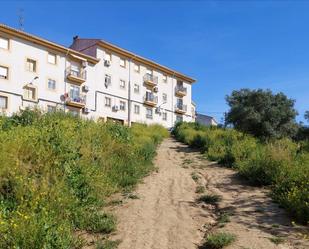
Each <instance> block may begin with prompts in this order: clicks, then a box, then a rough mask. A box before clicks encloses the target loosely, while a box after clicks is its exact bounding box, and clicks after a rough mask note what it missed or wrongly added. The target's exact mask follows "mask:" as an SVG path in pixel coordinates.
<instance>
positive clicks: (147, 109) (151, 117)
mask: <svg viewBox="0 0 309 249" xmlns="http://www.w3.org/2000/svg"><path fill="white" fill-rule="evenodd" d="M148 111H150V112H151V115H149V114H148ZM146 118H147V119H153V109H152V108H150V107H147V108H146Z"/></svg>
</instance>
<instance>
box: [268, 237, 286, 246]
mask: <svg viewBox="0 0 309 249" xmlns="http://www.w3.org/2000/svg"><path fill="white" fill-rule="evenodd" d="M269 240H270V241H271V242H273V243H274V244H276V245H279V244H282V243H283V242H284V241H285V240H284V238H280V237H272V238H269Z"/></svg>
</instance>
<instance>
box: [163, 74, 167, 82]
mask: <svg viewBox="0 0 309 249" xmlns="http://www.w3.org/2000/svg"><path fill="white" fill-rule="evenodd" d="M163 82H164V83H167V75H166V74H164V75H163Z"/></svg>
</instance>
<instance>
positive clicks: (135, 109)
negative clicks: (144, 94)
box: [134, 104, 141, 114]
mask: <svg viewBox="0 0 309 249" xmlns="http://www.w3.org/2000/svg"><path fill="white" fill-rule="evenodd" d="M137 110H138V111H137ZM140 112H141V107H140V105H137V104H135V105H134V114H140Z"/></svg>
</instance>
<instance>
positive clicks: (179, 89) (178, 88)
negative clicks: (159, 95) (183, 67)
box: [175, 86, 187, 97]
mask: <svg viewBox="0 0 309 249" xmlns="http://www.w3.org/2000/svg"><path fill="white" fill-rule="evenodd" d="M175 94H176V96H178V97H184V96H186V95H187V88H186V87H183V86H176V87H175Z"/></svg>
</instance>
